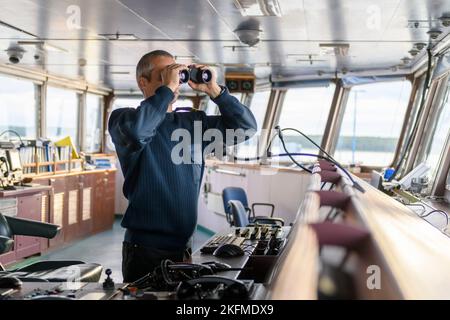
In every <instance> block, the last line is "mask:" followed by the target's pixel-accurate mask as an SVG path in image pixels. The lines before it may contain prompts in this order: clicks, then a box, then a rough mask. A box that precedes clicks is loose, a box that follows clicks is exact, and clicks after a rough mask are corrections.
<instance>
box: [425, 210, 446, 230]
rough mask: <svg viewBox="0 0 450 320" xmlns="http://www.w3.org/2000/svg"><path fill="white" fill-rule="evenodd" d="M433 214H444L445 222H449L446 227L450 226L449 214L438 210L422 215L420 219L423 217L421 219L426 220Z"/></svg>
mask: <svg viewBox="0 0 450 320" xmlns="http://www.w3.org/2000/svg"><path fill="white" fill-rule="evenodd" d="M433 213H441V214H443V215H444V216H445V220H446V221H447V224H446V226H448V224H449V218H448V215H447V212H445V211H444V210H436V209H435V210H432V211H430V212H428V213H427V214H424V215H420V217H421V218H426V217H428V216H430V215H432V214H433Z"/></svg>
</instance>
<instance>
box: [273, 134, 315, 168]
mask: <svg viewBox="0 0 450 320" xmlns="http://www.w3.org/2000/svg"><path fill="white" fill-rule="evenodd" d="M275 129H276V130H277V132H278V137H279V138H280V141H281V144H282V146H283V149H284V152H286V153H287V155H288V157H289V158H290V159H291V160H292V162H293V163H295V164H296V165H297V166H299V167H300V168H302V169H303V170H305V171H307V172H309V173H312V170H309V169H307V168H306V167H304V166H302V165H301V164H300V163H298V162H297V160H295V159H294V157H293V156H292V155H291V153H290V152H289V151H288V150H287V147H286V144H285V142H284V138H283V134H282V130H281V129H280V127H279V126H277V127H276V128H275ZM266 153H267V152H266Z"/></svg>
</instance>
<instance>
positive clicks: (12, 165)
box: [6, 149, 22, 172]
mask: <svg viewBox="0 0 450 320" xmlns="http://www.w3.org/2000/svg"><path fill="white" fill-rule="evenodd" d="M6 156H7V158H8V162H9V169H10V170H11V171H13V172H14V171H21V170H22V163H21V161H20V155H19V151H18V150H17V149H9V150H6Z"/></svg>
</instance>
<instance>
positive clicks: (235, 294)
mask: <svg viewBox="0 0 450 320" xmlns="http://www.w3.org/2000/svg"><path fill="white" fill-rule="evenodd" d="M177 297H178V299H180V300H245V299H248V290H247V287H246V286H245V284H244V283H243V282H242V281H239V280H234V279H230V278H225V277H219V276H204V277H200V278H197V279H191V280H187V281H183V282H181V283H180V285H179V286H178V288H177Z"/></svg>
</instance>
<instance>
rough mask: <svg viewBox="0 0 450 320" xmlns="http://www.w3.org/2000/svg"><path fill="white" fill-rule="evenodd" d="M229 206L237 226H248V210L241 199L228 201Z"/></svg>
mask: <svg viewBox="0 0 450 320" xmlns="http://www.w3.org/2000/svg"><path fill="white" fill-rule="evenodd" d="M227 207H228V208H229V211H230V213H231V215H232V216H233V222H234V226H235V227H246V226H248V224H249V221H248V216H247V211H246V210H245V208H244V206H243V205H242V202H240V201H239V200H230V201H228V205H227Z"/></svg>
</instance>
